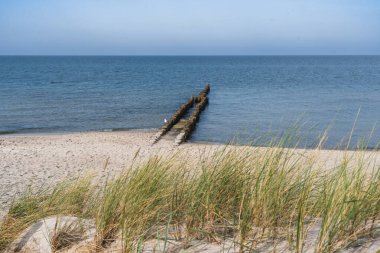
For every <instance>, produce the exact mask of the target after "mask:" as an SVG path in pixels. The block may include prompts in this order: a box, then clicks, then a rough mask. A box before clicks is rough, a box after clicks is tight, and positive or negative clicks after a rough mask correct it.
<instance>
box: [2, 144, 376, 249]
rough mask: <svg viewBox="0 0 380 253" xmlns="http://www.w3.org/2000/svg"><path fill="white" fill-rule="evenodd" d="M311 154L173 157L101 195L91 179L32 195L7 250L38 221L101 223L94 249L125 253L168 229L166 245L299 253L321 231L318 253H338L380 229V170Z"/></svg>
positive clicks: (20, 207)
mask: <svg viewBox="0 0 380 253" xmlns="http://www.w3.org/2000/svg"><path fill="white" fill-rule="evenodd" d="M313 152H314V155H308V156H304V155H303V154H302V151H299V150H296V149H289V148H283V146H282V144H281V143H280V145H273V147H271V148H253V147H230V146H226V147H225V148H224V149H223V150H220V151H219V152H215V153H213V154H211V155H203V156H201V157H202V158H200V161H198V162H196V163H194V162H193V163H189V164H186V165H185V164H184V163H183V162H178V159H177V158H176V157H171V158H160V157H152V158H150V159H149V160H148V161H147V162H146V163H144V164H142V165H135V166H133V167H131V168H128V169H126V170H125V171H123V172H122V173H121V174H120V175H119V176H117V177H116V178H115V179H112V180H108V181H107V183H105V185H104V186H103V187H101V190H99V185H97V184H95V182H92V184H91V178H84V179H80V180H75V181H72V182H62V183H61V184H58V185H57V186H55V187H53V188H49V189H44V190H40V191H37V192H35V191H28V192H27V193H26V194H24V195H23V196H21V197H19V198H17V199H15V200H14V202H13V203H12V205H11V207H10V209H9V212H8V215H7V216H6V217H5V220H4V221H3V223H2V225H1V228H0V249H4V248H6V246H7V245H8V244H9V243H10V242H11V241H12V240H14V238H16V237H17V235H18V234H19V233H20V232H21V231H22V230H23V229H25V228H26V227H27V226H29V225H30V224H32V223H33V222H35V221H36V220H38V219H41V218H43V217H47V216H51V215H58V214H59V215H71V216H78V217H84V218H92V219H94V220H95V222H96V228H97V233H96V238H95V242H96V244H97V245H95V247H94V248H102V247H107V246H108V245H110V244H111V243H112V242H113V241H114V240H115V239H116V238H122V241H123V243H122V245H123V248H124V251H125V252H135V251H139V250H140V249H141V245H142V242H144V241H145V240H148V239H152V238H157V237H160V235H159V233H158V232H157V231H159V230H160V229H161V228H165V229H164V237H165V238H166V239H167V235H168V231H169V230H171V231H172V230H176V235H177V238H182V239H185V240H192V239H204V240H210V241H218V242H222V241H223V240H225V239H232V240H234V242H235V243H236V245H239V247H240V249H241V251H254V250H255V248H256V246H257V245H258V244H259V243H260V242H265V241H270V242H272V243H273V244H274V245H276V243H277V242H278V241H279V240H284V239H285V240H287V241H288V243H289V245H290V247H291V250H292V251H294V252H302V250H303V247H304V242H305V239H306V236H307V232H308V230H309V228H310V227H311V226H312V225H313V224H314V223H316V222H319V223H320V229H319V234H318V239H317V242H316V252H334V251H336V250H337V249H339V248H342V247H344V246H346V245H347V244H348V243H349V242H350V241H351V240H354V239H356V238H358V237H360V236H362V235H368V234H371V232H373V229H374V228H375V226H376V225H378V224H379V223H380V222H379V220H380V219H379V218H380V217H379V214H380V170H379V167H376V166H375V163H374V162H373V160H372V159H368V157H367V156H366V157H364V156H361V155H362V154H363V152H361V151H353V152H346V153H345V155H344V157H343V159H342V160H341V161H339V163H338V164H336V167H335V168H332V169H330V170H326V168H324V165H323V164H320V163H318V152H319V150H318V149H316V150H315V151H313ZM348 154H351V156H349V155H348ZM165 231H166V232H165ZM56 240H57V241H58V242H60V241H59V238H56ZM165 241H166V240H165ZM165 247H166V246H164V248H165Z"/></svg>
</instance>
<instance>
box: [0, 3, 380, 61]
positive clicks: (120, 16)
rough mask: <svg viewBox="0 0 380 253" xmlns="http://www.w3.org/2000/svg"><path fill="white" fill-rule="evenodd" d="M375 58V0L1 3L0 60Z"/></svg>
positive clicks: (378, 34)
mask: <svg viewBox="0 0 380 253" xmlns="http://www.w3.org/2000/svg"><path fill="white" fill-rule="evenodd" d="M340 54H342V55H357V54H358V55H373V54H376V55H378V54H380V1H379V0H360V1H359V0H265V1H264V0H0V55H340Z"/></svg>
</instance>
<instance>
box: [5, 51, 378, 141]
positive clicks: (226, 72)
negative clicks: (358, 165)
mask: <svg viewBox="0 0 380 253" xmlns="http://www.w3.org/2000/svg"><path fill="white" fill-rule="evenodd" d="M205 83H211V88H212V91H211V93H210V95H209V96H210V104H209V106H208V108H207V109H206V111H205V112H204V113H203V115H202V117H201V121H200V123H199V124H198V128H197V130H196V132H195V134H194V135H193V138H192V140H194V141H215V142H226V141H229V140H231V139H232V138H233V137H237V140H238V141H240V142H246V140H248V139H249V140H253V139H256V138H257V137H264V138H262V139H260V140H258V143H257V144H265V142H266V141H267V140H268V139H269V138H270V137H271V136H273V135H278V134H281V133H282V132H284V131H285V130H286V129H288V128H289V127H292V126H293V125H294V124H295V123H296V122H297V121H299V122H301V123H302V124H301V125H302V129H303V130H302V131H301V133H300V136H301V138H302V142H301V145H306V146H312V145H314V144H315V140H316V138H317V137H318V136H319V135H320V134H321V133H323V131H324V130H325V129H326V128H328V127H329V132H328V133H329V139H328V142H327V146H328V147H336V146H337V145H338V144H339V143H340V141H341V140H344V139H345V138H347V136H348V134H349V132H350V131H351V128H352V126H353V123H354V121H355V118H356V115H357V113H358V111H359V110H360V113H359V116H358V121H357V124H356V130H355V134H354V137H353V142H355V143H356V142H357V140H358V138H359V137H366V136H369V134H370V133H371V130H372V128H373V127H374V126H376V123H377V122H378V121H379V120H380V57H379V56H354V57H351V56H338V57H335V56H318V57H313V56H311V57H310V56H247V57H181V56H178V57H6V56H2V57H0V131H1V132H2V133H6V132H7V131H9V132H21V133H29V132H65V131H69V132H70V131H91V130H107V129H129V128H131V129H133V128H158V127H160V126H161V124H162V123H163V119H164V118H168V117H170V115H171V114H172V113H173V112H174V111H175V110H176V109H177V107H178V106H179V105H180V104H182V103H183V102H184V101H186V100H187V99H188V98H189V97H190V96H191V95H195V94H197V93H198V92H199V91H200V90H201V89H202V88H203V86H204V85H205ZM371 140H372V141H371V144H370V146H372V147H373V146H375V145H376V144H377V143H378V142H379V141H380V131H379V128H376V129H375V130H374V132H373V135H372V138H371Z"/></svg>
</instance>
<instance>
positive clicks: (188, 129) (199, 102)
mask: <svg viewBox="0 0 380 253" xmlns="http://www.w3.org/2000/svg"><path fill="white" fill-rule="evenodd" d="M209 92H210V85H209V84H207V85H206V86H205V88H204V89H203V90H202V91H201V92H200V93H199V94H198V96H196V97H191V98H190V99H189V100H188V101H187V102H186V103H184V104H182V105H181V106H180V107H179V108H178V110H177V111H176V112H175V113H174V114H173V115H172V117H171V118H170V119H169V120H168V121H167V122H166V123H165V124H164V125H163V126H162V127H161V129H160V130H159V131H158V133H157V134H156V135H155V138H154V140H153V143H156V142H157V141H158V140H159V139H160V138H161V137H162V136H163V135H165V134H166V133H167V132H169V131H170V130H171V129H172V128H173V126H174V125H176V124H177V123H178V122H179V121H180V120H181V119H182V118H183V117H184V116H185V115H186V114H187V112H188V111H189V110H190V109H191V108H192V107H193V106H194V105H195V108H194V111H193V112H192V114H191V115H190V117H189V119H188V120H187V121H186V123H185V125H184V127H183V129H182V131H181V133H180V134H179V135H178V136H177V138H176V141H175V142H176V144H181V143H183V142H185V141H187V140H188V139H189V138H190V136H191V133H192V132H193V131H194V129H195V126H196V123H197V122H198V121H199V117H200V114H201V113H202V111H203V110H204V109H205V108H206V106H207V104H208V97H207V95H208V93H209Z"/></svg>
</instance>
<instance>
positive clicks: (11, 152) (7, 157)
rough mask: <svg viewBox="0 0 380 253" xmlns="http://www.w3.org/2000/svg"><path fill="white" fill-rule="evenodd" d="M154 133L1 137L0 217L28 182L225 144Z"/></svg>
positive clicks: (322, 156)
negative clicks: (157, 136)
mask: <svg viewBox="0 0 380 253" xmlns="http://www.w3.org/2000/svg"><path fill="white" fill-rule="evenodd" d="M154 134H155V132H154V131H125V132H88V133H71V134H56V135H46V134H45V135H24V136H21V135H20V136H16V135H3V136H0V217H2V215H4V212H5V210H6V208H7V206H9V203H10V201H11V200H12V198H14V197H15V196H16V195H17V194H18V193H20V192H22V191H24V190H25V189H26V188H27V187H28V185H33V186H35V187H36V186H47V185H52V184H54V183H55V182H57V181H60V180H62V179H64V178H68V177H77V176H80V175H85V174H88V173H94V174H96V175H97V176H99V177H100V178H105V177H106V175H109V174H111V175H115V174H117V173H118V172H120V171H121V170H122V169H124V168H126V167H127V166H130V165H131V162H132V160H133V158H134V157H135V154H136V152H137V151H139V153H138V159H140V160H141V159H147V158H148V157H150V156H152V155H156V154H162V155H169V154H173V153H175V152H176V151H180V153H181V154H180V155H182V156H186V159H189V160H191V159H198V158H199V156H200V155H201V154H204V153H207V154H211V153H212V152H214V151H215V150H218V149H221V148H222V147H223V145H217V144H195V143H187V144H183V145H181V146H179V147H175V146H173V141H172V140H167V139H162V140H160V141H159V142H158V143H157V144H155V145H153V146H152V145H151V143H150V141H151V139H152V137H153V135H154ZM259 149H265V148H259ZM297 152H299V153H301V154H302V155H306V156H314V155H315V153H316V152H315V151H314V150H307V151H304V150H298V151H297ZM349 153H350V152H349ZM318 154H319V155H318V159H319V160H320V162H321V164H326V166H327V167H331V168H332V167H333V166H334V164H336V161H337V160H340V159H341V158H342V157H343V154H344V151H328V150H322V151H319V153H318ZM365 156H366V157H371V158H373V159H375V160H376V161H375V163H376V167H377V168H379V166H380V152H378V151H372V152H369V151H367V152H366V153H365ZM107 161H108V164H107V167H106V168H105V164H106V163H107Z"/></svg>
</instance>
